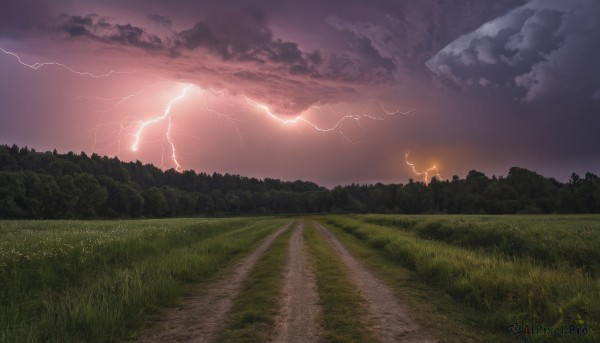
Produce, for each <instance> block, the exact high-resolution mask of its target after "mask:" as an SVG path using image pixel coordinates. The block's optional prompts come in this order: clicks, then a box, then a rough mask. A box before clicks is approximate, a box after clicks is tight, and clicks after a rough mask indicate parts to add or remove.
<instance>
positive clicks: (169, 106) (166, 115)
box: [131, 83, 196, 171]
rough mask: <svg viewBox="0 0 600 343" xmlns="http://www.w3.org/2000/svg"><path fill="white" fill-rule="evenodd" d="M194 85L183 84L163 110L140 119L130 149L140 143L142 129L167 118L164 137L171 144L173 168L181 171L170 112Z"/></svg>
mask: <svg viewBox="0 0 600 343" xmlns="http://www.w3.org/2000/svg"><path fill="white" fill-rule="evenodd" d="M194 87H196V86H195V85H193V84H191V83H188V84H185V85H184V87H183V89H182V91H181V93H180V94H179V95H178V96H176V97H174V98H173V99H171V100H170V101H169V102H168V103H167V106H166V107H165V109H164V110H163V112H162V113H161V114H160V115H158V116H156V117H154V118H152V119H148V120H145V121H141V122H140V123H139V128H138V130H137V131H136V133H135V139H134V142H133V144H132V145H131V150H132V151H137V150H138V148H139V145H140V139H141V136H142V134H143V133H144V130H145V129H146V128H147V127H148V126H149V125H152V124H155V123H158V122H160V121H163V120H165V119H168V123H169V125H168V127H167V132H166V138H167V141H168V142H169V144H170V145H171V158H172V160H173V163H175V166H176V168H175V170H177V171H181V164H180V163H179V161H178V160H177V149H176V147H175V143H174V142H173V136H172V128H173V121H172V120H171V112H172V109H173V105H175V104H176V103H177V102H179V101H181V100H182V99H183V98H185V96H186V95H187V93H188V92H189V91H190V90H191V89H192V88H194Z"/></svg>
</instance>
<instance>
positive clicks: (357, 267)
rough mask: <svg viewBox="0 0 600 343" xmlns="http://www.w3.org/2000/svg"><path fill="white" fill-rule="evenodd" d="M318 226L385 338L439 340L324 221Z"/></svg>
mask: <svg viewBox="0 0 600 343" xmlns="http://www.w3.org/2000/svg"><path fill="white" fill-rule="evenodd" d="M316 227H317V229H318V230H319V231H320V232H321V233H323V235H324V236H325V238H326V241H327V242H328V243H329V245H330V246H331V247H332V248H333V249H334V251H335V252H336V254H337V255H338V256H339V257H340V259H341V260H342V262H343V263H344V264H345V265H346V267H347V268H348V271H349V272H350V277H351V280H352V282H354V283H355V284H356V286H357V287H358V289H359V290H360V292H361V294H362V296H363V297H364V298H365V300H366V302H367V310H368V312H369V325H370V329H371V330H372V331H373V333H374V334H375V335H376V337H377V338H378V339H379V340H380V341H381V342H436V340H434V339H431V338H430V337H429V336H428V335H427V334H426V333H425V331H424V330H423V329H422V328H421V327H420V326H419V325H418V324H417V323H416V322H415V321H414V320H413V319H412V318H411V316H410V315H409V314H408V312H407V310H406V309H405V308H404V306H402V305H401V304H400V303H399V302H398V299H397V298H396V296H395V295H394V292H393V291H392V290H391V289H390V288H389V287H388V286H386V285H385V284H384V283H383V282H382V281H380V280H379V279H377V278H376V277H375V276H374V275H372V274H371V273H370V272H369V271H368V270H367V269H366V268H365V267H363V266H362V265H361V264H360V263H358V261H356V259H355V258H354V257H353V256H352V255H350V253H349V252H348V250H347V249H346V248H345V247H344V246H343V245H342V244H341V243H340V241H338V239H337V238H336V237H335V236H334V235H333V234H332V233H331V232H330V231H329V230H328V229H327V228H325V227H324V226H322V225H320V224H316Z"/></svg>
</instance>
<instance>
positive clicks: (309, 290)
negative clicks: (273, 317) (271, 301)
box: [275, 223, 322, 343]
mask: <svg viewBox="0 0 600 343" xmlns="http://www.w3.org/2000/svg"><path fill="white" fill-rule="evenodd" d="M303 230H304V223H300V224H299V225H298V226H297V227H296V228H295V229H294V232H293V234H292V237H291V240H290V250H289V253H288V260H287V265H286V272H285V276H284V277H285V279H284V280H285V281H284V283H283V291H282V299H281V310H280V314H279V316H278V317H277V327H276V335H275V337H276V338H275V342H290V343H295V342H298V343H303V342H320V341H322V338H321V332H322V331H321V328H320V327H319V323H318V317H319V314H320V307H319V304H318V302H319V296H318V293H317V284H316V280H315V275H314V272H313V271H312V269H311V265H310V263H309V261H308V255H307V251H306V246H305V244H304V237H303V236H302V231H303Z"/></svg>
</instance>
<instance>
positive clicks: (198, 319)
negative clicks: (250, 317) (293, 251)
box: [135, 222, 292, 342]
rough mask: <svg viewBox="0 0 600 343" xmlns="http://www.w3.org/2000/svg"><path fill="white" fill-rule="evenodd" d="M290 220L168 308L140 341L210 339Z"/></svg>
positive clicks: (223, 321)
mask: <svg viewBox="0 0 600 343" xmlns="http://www.w3.org/2000/svg"><path fill="white" fill-rule="evenodd" d="M291 224H292V223H291V222H290V223H288V224H286V225H284V226H282V227H281V228H279V229H278V230H277V231H276V232H274V233H272V234H270V235H269V236H267V238H265V239H263V241H262V242H261V243H260V244H259V246H258V247H257V248H255V249H254V250H253V251H252V252H251V253H250V254H249V255H248V256H246V257H244V258H243V259H242V260H241V261H240V262H238V264H236V265H235V267H233V269H232V271H231V273H228V274H227V275H225V276H223V277H221V278H219V279H218V280H216V281H214V282H212V283H209V284H207V285H206V286H205V287H203V288H202V289H203V290H204V291H202V292H200V293H198V294H195V295H192V296H190V297H188V298H184V299H183V301H182V305H181V307H179V308H176V309H173V311H169V312H168V313H167V314H166V316H165V317H164V318H163V319H162V320H160V321H159V322H158V323H157V324H155V325H156V327H155V328H154V329H153V330H152V332H149V333H147V334H146V335H143V336H141V337H137V338H136V340H135V341H137V342H165V341H169V342H211V341H214V340H215V339H216V337H217V334H218V333H219V331H220V330H221V329H223V328H224V325H225V323H226V319H227V314H228V313H229V312H230V310H231V308H232V306H233V302H234V300H235V298H236V297H237V296H238V294H239V293H240V291H241V288H242V283H243V281H244V280H245V279H246V277H247V276H248V274H249V273H250V271H252V269H253V268H254V266H255V265H256V263H257V262H258V260H259V259H260V257H261V256H262V255H263V254H264V253H265V252H266V251H267V249H268V248H269V247H270V246H271V244H272V243H273V241H274V240H275V239H276V238H277V237H279V235H281V234H282V233H283V232H284V231H285V230H287V229H288V228H289V227H290V225H291Z"/></svg>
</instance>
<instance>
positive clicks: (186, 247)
mask: <svg viewBox="0 0 600 343" xmlns="http://www.w3.org/2000/svg"><path fill="white" fill-rule="evenodd" d="M284 222H285V221H284V220H280V219H273V218H239V219H172V220H140V221H3V222H0V285H2V286H1V287H0V308H1V310H0V341H3V342H28V341H30V342H40V341H55V342H69V341H114V340H117V339H119V338H122V337H125V336H127V334H128V333H129V332H130V330H131V329H132V328H135V327H138V326H139V325H141V323H142V321H143V319H144V318H145V315H146V314H147V313H148V312H152V310H153V309H155V308H157V307H160V306H164V305H166V304H169V303H171V302H172V301H173V300H174V299H176V298H177V297H178V296H179V295H180V294H181V293H182V290H183V285H184V284H186V283H191V282H194V283H199V282H203V281H205V280H208V279H209V278H210V277H211V276H213V275H214V274H215V273H217V271H218V270H219V269H220V268H221V267H223V266H224V265H225V264H227V263H228V262H229V261H230V260H232V259H233V258H235V257H236V256H238V255H241V254H242V253H244V252H247V251H248V250H249V249H251V248H252V247H253V246H254V245H255V244H256V243H257V242H258V241H259V240H260V239H261V238H263V237H264V236H266V235H267V234H268V233H269V232H271V231H272V230H273V229H275V228H276V227H278V226H280V225H281V224H282V223H284Z"/></svg>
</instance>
